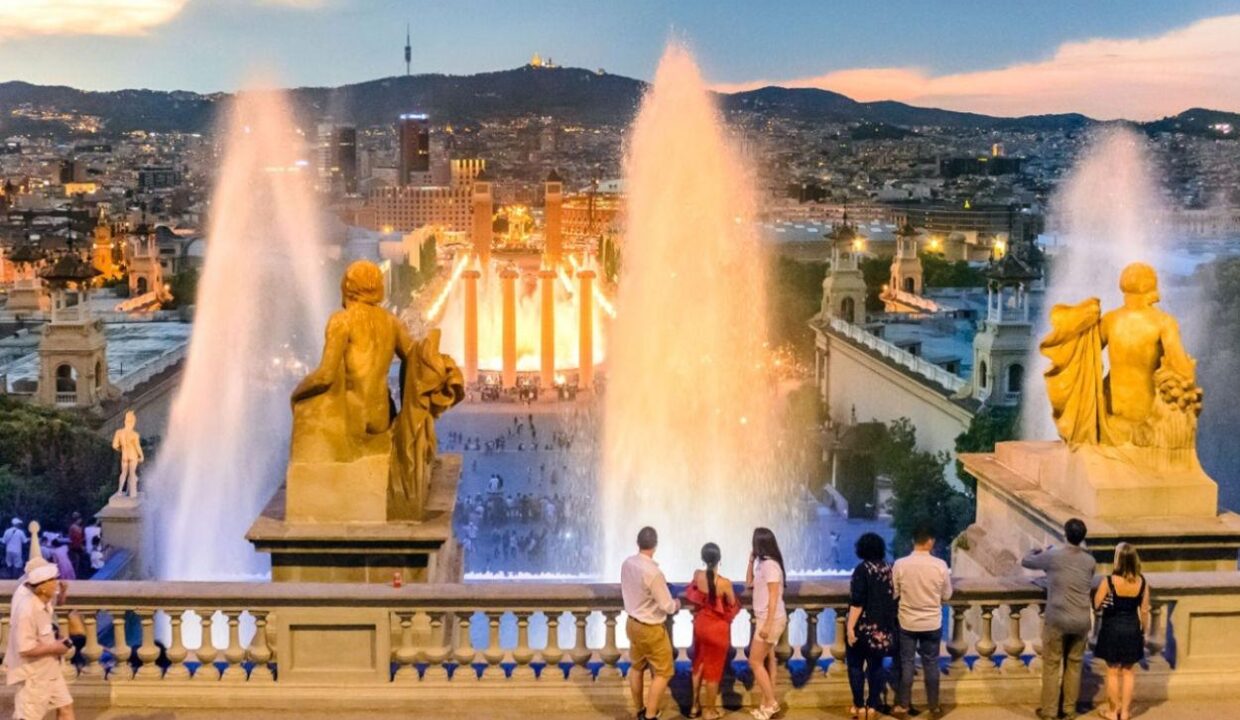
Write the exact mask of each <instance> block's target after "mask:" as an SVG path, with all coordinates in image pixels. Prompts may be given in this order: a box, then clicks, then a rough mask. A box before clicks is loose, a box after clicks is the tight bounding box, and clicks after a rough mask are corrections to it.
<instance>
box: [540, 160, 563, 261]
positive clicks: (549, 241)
mask: <svg viewBox="0 0 1240 720" xmlns="http://www.w3.org/2000/svg"><path fill="white" fill-rule="evenodd" d="M543 196H544V200H543V257H544V258H545V259H546V261H547V265H548V266H549V267H555V266H556V265H558V264H559V262H560V254H561V252H562V249H563V245H564V236H563V224H562V220H561V218H562V217H563V206H564V183H563V182H562V181H561V180H560V175H559V173H557V172H556V171H555V170H552V171H551V172H550V174H548V175H547V181H546V183H544V184H543Z"/></svg>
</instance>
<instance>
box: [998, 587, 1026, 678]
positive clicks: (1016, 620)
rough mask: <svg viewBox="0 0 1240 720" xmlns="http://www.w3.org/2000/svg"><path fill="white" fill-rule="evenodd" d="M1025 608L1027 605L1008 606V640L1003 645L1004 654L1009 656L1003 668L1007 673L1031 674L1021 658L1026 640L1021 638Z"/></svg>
mask: <svg viewBox="0 0 1240 720" xmlns="http://www.w3.org/2000/svg"><path fill="white" fill-rule="evenodd" d="M1025 607H1026V606H1025V605H1017V604H1012V605H1008V638H1007V640H1006V641H1004V643H1003V652H1004V653H1005V654H1006V655H1007V659H1006V660H1004V661H1003V665H1002V666H1001V667H1002V669H1003V672H1005V673H1014V674H1016V673H1020V674H1024V673H1027V672H1029V669H1028V668H1027V667H1025V661H1024V660H1023V659H1022V658H1021V654H1022V653H1024V652H1025V640H1024V638H1022V637H1021V629H1020V615H1021V613H1022V612H1024V610H1025Z"/></svg>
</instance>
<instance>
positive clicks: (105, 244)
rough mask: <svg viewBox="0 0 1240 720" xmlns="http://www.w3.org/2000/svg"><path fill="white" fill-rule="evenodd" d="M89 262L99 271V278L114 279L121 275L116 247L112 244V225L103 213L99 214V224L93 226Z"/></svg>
mask: <svg viewBox="0 0 1240 720" xmlns="http://www.w3.org/2000/svg"><path fill="white" fill-rule="evenodd" d="M90 262H91V265H93V266H94V267H95V269H96V270H98V271H99V279H100V280H114V279H116V278H118V277H120V276H121V268H120V265H119V264H118V263H117V257H116V248H115V247H114V244H113V234H112V226H111V225H110V224H109V223H108V222H107V216H106V215H103V214H101V215H100V216H99V224H98V225H96V226H95V236H94V243H93V244H92V245H91V260H90Z"/></svg>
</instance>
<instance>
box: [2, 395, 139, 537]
mask: <svg viewBox="0 0 1240 720" xmlns="http://www.w3.org/2000/svg"><path fill="white" fill-rule="evenodd" d="M115 464H116V458H115V454H114V453H113V451H112V447H111V446H110V445H109V444H108V442H107V441H106V440H104V439H103V438H101V437H99V436H98V435H96V434H95V433H94V432H93V431H92V430H91V428H90V427H89V426H88V425H87V424H86V422H85V421H84V420H83V419H82V418H80V417H78V416H76V415H72V414H70V413H66V412H62V411H58V410H53V409H49V408H42V407H38V406H34V405H29V404H26V403H21V402H18V401H16V400H12V399H9V398H6V397H3V396H0V514H2V516H3V517H21V518H22V519H23V520H27V521H29V520H32V519H37V520H39V521H40V522H42V523H43V524H44V525H45V526H48V527H60V526H62V525H63V524H64V523H65V522H66V520H67V518H68V516H69V515H70V514H71V513H72V512H74V511H78V512H81V513H82V514H83V515H89V514H90V513H93V512H95V511H96V510H98V509H99V508H101V507H103V505H104V504H105V503H106V502H107V499H108V495H109V494H111V492H112V490H113V489H114V488H113V486H112V483H113V482H115V475H116V472H117V470H116V469H115V468H114V467H113V466H114V465H115Z"/></svg>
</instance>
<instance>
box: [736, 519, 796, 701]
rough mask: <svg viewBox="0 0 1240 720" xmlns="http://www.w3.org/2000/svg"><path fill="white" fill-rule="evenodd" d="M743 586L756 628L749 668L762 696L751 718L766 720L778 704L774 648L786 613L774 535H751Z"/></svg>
mask: <svg viewBox="0 0 1240 720" xmlns="http://www.w3.org/2000/svg"><path fill="white" fill-rule="evenodd" d="M745 584H746V585H747V586H749V587H750V588H752V589H753V615H754V620H755V626H756V628H757V633H756V634H755V635H754V638H753V644H752V645H751V646H750V648H749V668H750V669H751V670H752V671H753V680H754V684H755V685H757V686H758V690H759V691H760V692H761V693H762V701H761V704H760V705H759V706H758V707H756V708H754V709H753V711H752V714H753V716H754V717H755V718H757V719H758V720H770V718H771V717H773V716H774V715H775V714H776V713H778V712H779V701H778V700H776V699H775V644H776V643H778V642H779V639H780V638H781V637H782V636H783V634H784V629H785V628H787V627H788V611H787V609H786V608H785V607H784V556H783V554H782V553H780V552H779V543H778V542H777V541H776V540H775V533H773V532H771V531H770V530H768V529H767V528H764V527H760V528H757V529H755V530H754V531H753V552H752V553H750V555H749V569H748V570H747V571H746V573H745Z"/></svg>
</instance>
